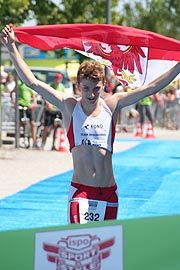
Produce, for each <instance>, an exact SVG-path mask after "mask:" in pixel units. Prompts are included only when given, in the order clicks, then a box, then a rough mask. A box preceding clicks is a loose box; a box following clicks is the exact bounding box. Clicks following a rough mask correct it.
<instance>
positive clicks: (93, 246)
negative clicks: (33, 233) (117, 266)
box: [43, 234, 115, 270]
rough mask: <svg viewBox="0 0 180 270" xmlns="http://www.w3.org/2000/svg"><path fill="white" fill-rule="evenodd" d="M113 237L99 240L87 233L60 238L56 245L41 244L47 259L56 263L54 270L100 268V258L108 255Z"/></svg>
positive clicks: (94, 269)
mask: <svg viewBox="0 0 180 270" xmlns="http://www.w3.org/2000/svg"><path fill="white" fill-rule="evenodd" d="M114 242H115V240H114V238H111V239H108V240H106V241H103V242H101V239H100V238H99V237H97V236H92V235H89V234H85V235H75V236H68V237H67V238H61V239H60V240H59V241H58V243H57V245H53V244H47V243H44V244H43V249H44V250H45V251H47V252H48V253H47V260H48V261H49V262H52V263H55V264H56V270H92V269H93V270H100V269H101V260H102V259H105V258H107V257H109V256H110V253H111V249H110V248H111V247H112V246H113V245H114Z"/></svg>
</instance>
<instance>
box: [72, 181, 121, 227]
mask: <svg viewBox="0 0 180 270" xmlns="http://www.w3.org/2000/svg"><path fill="white" fill-rule="evenodd" d="M68 210H69V211H68V212H69V213H68V220H69V223H88V222H92V221H102V220H108V219H116V218H117V212H118V193H117V185H116V184H115V185H114V186H112V187H91V186H85V185H81V184H77V183H71V186H70V192H69V200H68Z"/></svg>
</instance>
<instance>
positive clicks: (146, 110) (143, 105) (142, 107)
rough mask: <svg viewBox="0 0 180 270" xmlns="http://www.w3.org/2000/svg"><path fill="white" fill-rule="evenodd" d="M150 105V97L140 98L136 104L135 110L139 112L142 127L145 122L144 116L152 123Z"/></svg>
mask: <svg viewBox="0 0 180 270" xmlns="http://www.w3.org/2000/svg"><path fill="white" fill-rule="evenodd" d="M151 105H152V99H151V97H145V98H143V99H141V100H139V102H138V104H137V110H138V112H139V118H140V123H141V126H142V127H143V125H144V122H145V117H147V119H148V121H151V124H152V125H153V116H152V112H151Z"/></svg>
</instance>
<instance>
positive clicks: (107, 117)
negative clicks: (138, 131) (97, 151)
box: [67, 100, 114, 152]
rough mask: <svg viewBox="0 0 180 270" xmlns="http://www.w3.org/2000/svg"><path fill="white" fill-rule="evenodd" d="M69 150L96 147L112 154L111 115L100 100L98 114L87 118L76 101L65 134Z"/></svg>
mask: <svg viewBox="0 0 180 270" xmlns="http://www.w3.org/2000/svg"><path fill="white" fill-rule="evenodd" d="M67 136H68V140H69V143H70V149H72V148H74V147H75V146H79V145H89V146H98V147H100V148H104V149H107V150H108V151H110V152H112V150H113V142H114V125H113V121H112V113H111V111H110V109H109V108H108V106H107V105H106V104H105V102H104V101H103V100H101V110H100V113H99V114H98V115H97V116H95V117H91V116H87V115H86V114H85V113H84V112H83V109H82V106H81V102H80V101H78V102H77V103H76V105H75V108H74V110H73V113H72V120H71V124H70V127H69V131H68V133H67Z"/></svg>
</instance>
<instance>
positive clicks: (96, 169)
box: [72, 145, 115, 187]
mask: <svg viewBox="0 0 180 270" xmlns="http://www.w3.org/2000/svg"><path fill="white" fill-rule="evenodd" d="M72 157H73V164H74V174H73V178H72V182H74V183H78V184H83V185H87V186H94V187H111V186H113V185H114V183H115V180H114V176H113V171H112V153H110V152H109V151H108V150H106V149H103V148H99V147H97V146H87V145H79V146H76V147H74V148H73V149H72Z"/></svg>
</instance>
